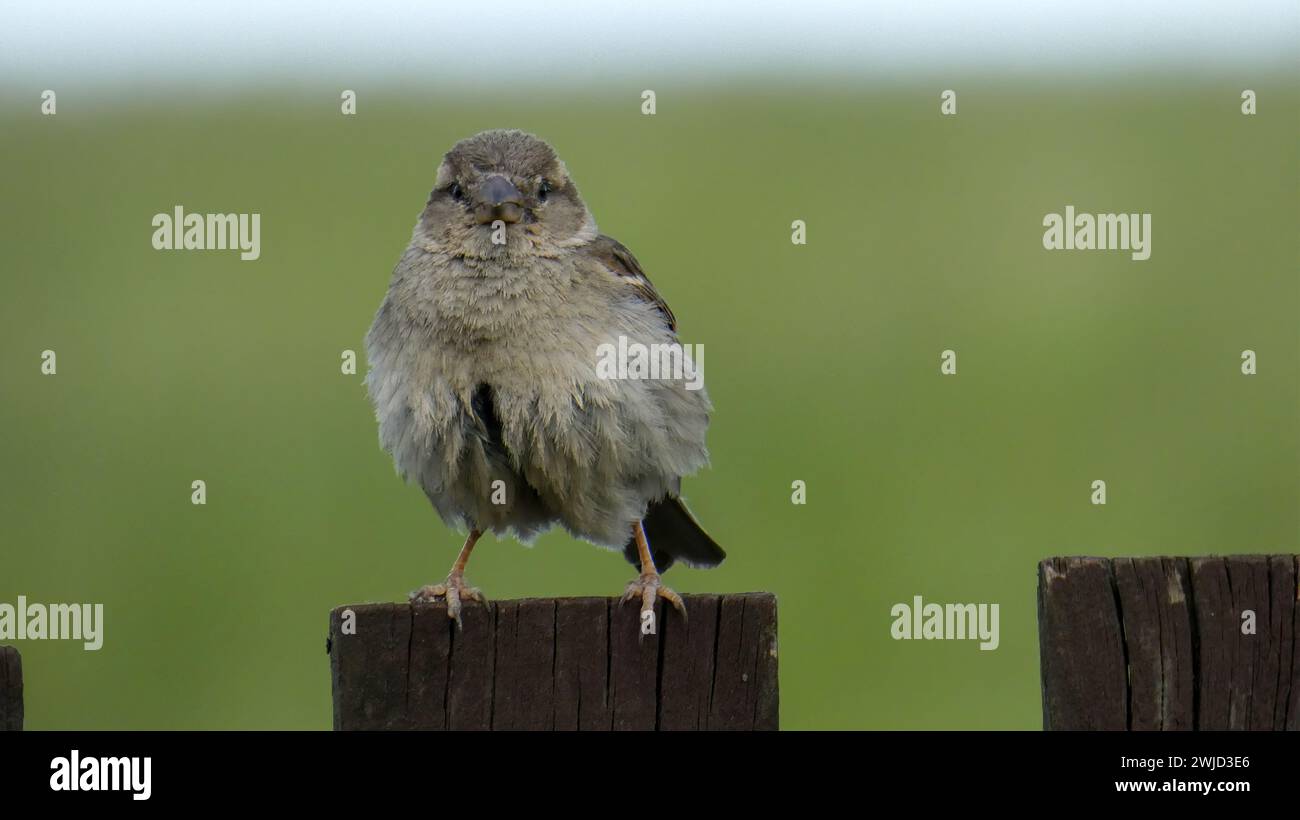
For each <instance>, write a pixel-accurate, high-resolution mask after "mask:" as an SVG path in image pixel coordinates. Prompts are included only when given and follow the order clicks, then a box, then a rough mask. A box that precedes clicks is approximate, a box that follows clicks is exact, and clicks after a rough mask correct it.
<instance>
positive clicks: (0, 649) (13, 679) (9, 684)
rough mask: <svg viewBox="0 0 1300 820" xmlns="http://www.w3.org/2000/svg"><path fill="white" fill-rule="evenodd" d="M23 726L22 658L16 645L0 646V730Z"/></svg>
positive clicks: (12, 729)
mask: <svg viewBox="0 0 1300 820" xmlns="http://www.w3.org/2000/svg"><path fill="white" fill-rule="evenodd" d="M22 728H23V659H22V656H21V655H19V654H18V649H17V647H13V646H0V732H19V731H22Z"/></svg>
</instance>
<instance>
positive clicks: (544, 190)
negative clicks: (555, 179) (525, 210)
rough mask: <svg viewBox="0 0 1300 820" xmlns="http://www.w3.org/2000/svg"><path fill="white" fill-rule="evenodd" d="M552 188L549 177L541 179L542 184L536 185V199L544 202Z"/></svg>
mask: <svg viewBox="0 0 1300 820" xmlns="http://www.w3.org/2000/svg"><path fill="white" fill-rule="evenodd" d="M552 190H553V189H552V187H551V181H550V180H549V179H544V180H542V184H541V185H538V186H537V201H538V202H545V201H546V198H547V197H548V196H550V195H551V191H552Z"/></svg>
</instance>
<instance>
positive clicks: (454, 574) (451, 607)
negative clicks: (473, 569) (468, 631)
mask: <svg viewBox="0 0 1300 820" xmlns="http://www.w3.org/2000/svg"><path fill="white" fill-rule="evenodd" d="M482 535H483V533H482V532H481V531H479V530H470V531H469V536H468V537H466V538H465V546H463V547H461V548H460V555H458V556H456V563H454V564H452V565H451V572H449V573H447V580H446V581H443V582H442V583H441V584H427V585H425V586H422V587H420V588H419V589H417V590H416V591H415V592H412V593H411V603H413V604H427V603H431V602H433V601H436V600H438V599H439V598H445V599H446V600H447V616H448V617H449V618H452V619H453V620H455V621H456V625H457V626H459V627H461V628H462V629H463V628H464V624H462V623H461V621H460V602H461V600H462V599H464V600H469V601H478V602H479V603H483V604H486V603H487V598H486V597H484V595H483V593H482V592H480V591H479V590H478V589H476V588H474V587H467V586H465V565H466V564H468V563H469V554H470V553H471V552H473V551H474V544H475V543H477V542H478V539H479V537H480V536H482Z"/></svg>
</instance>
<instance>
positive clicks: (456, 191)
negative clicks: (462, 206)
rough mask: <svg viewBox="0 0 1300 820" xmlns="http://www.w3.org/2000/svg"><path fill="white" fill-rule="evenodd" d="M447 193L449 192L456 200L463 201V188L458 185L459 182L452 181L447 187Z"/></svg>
mask: <svg viewBox="0 0 1300 820" xmlns="http://www.w3.org/2000/svg"><path fill="white" fill-rule="evenodd" d="M447 193H449V194H451V198H452V199H454V200H456V201H457V202H464V201H465V189H464V188H462V187H460V183H459V182H453V183H452V184H451V187H450V188H448V189H447Z"/></svg>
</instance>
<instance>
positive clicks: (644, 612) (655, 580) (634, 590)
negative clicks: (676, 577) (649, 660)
mask: <svg viewBox="0 0 1300 820" xmlns="http://www.w3.org/2000/svg"><path fill="white" fill-rule="evenodd" d="M636 598H640V599H641V634H642V635H653V634H655V631H656V626H655V599H656V598H663V599H664V600H666V601H667V602H668V603H670V604H672V605H673V609H676V610H677V611H678V612H680V613H681V616H682V619H683V620H685V618H686V604H684V603H683V602H682V596H680V595H678V594H677V593H676V592H673V591H672V590H671V589H669V588H668V587H666V586H664V585H663V582H662V581H660V580H659V575H658V574H657V573H656V574H654V575H642V576H641V577H640V578H637V579H636V580H635V581H632V582H630V583H629V584H628V585H627V589H626V590H624V592H623V601H624V602H625V603H626V602H627V601H632V600H635V599H636Z"/></svg>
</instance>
